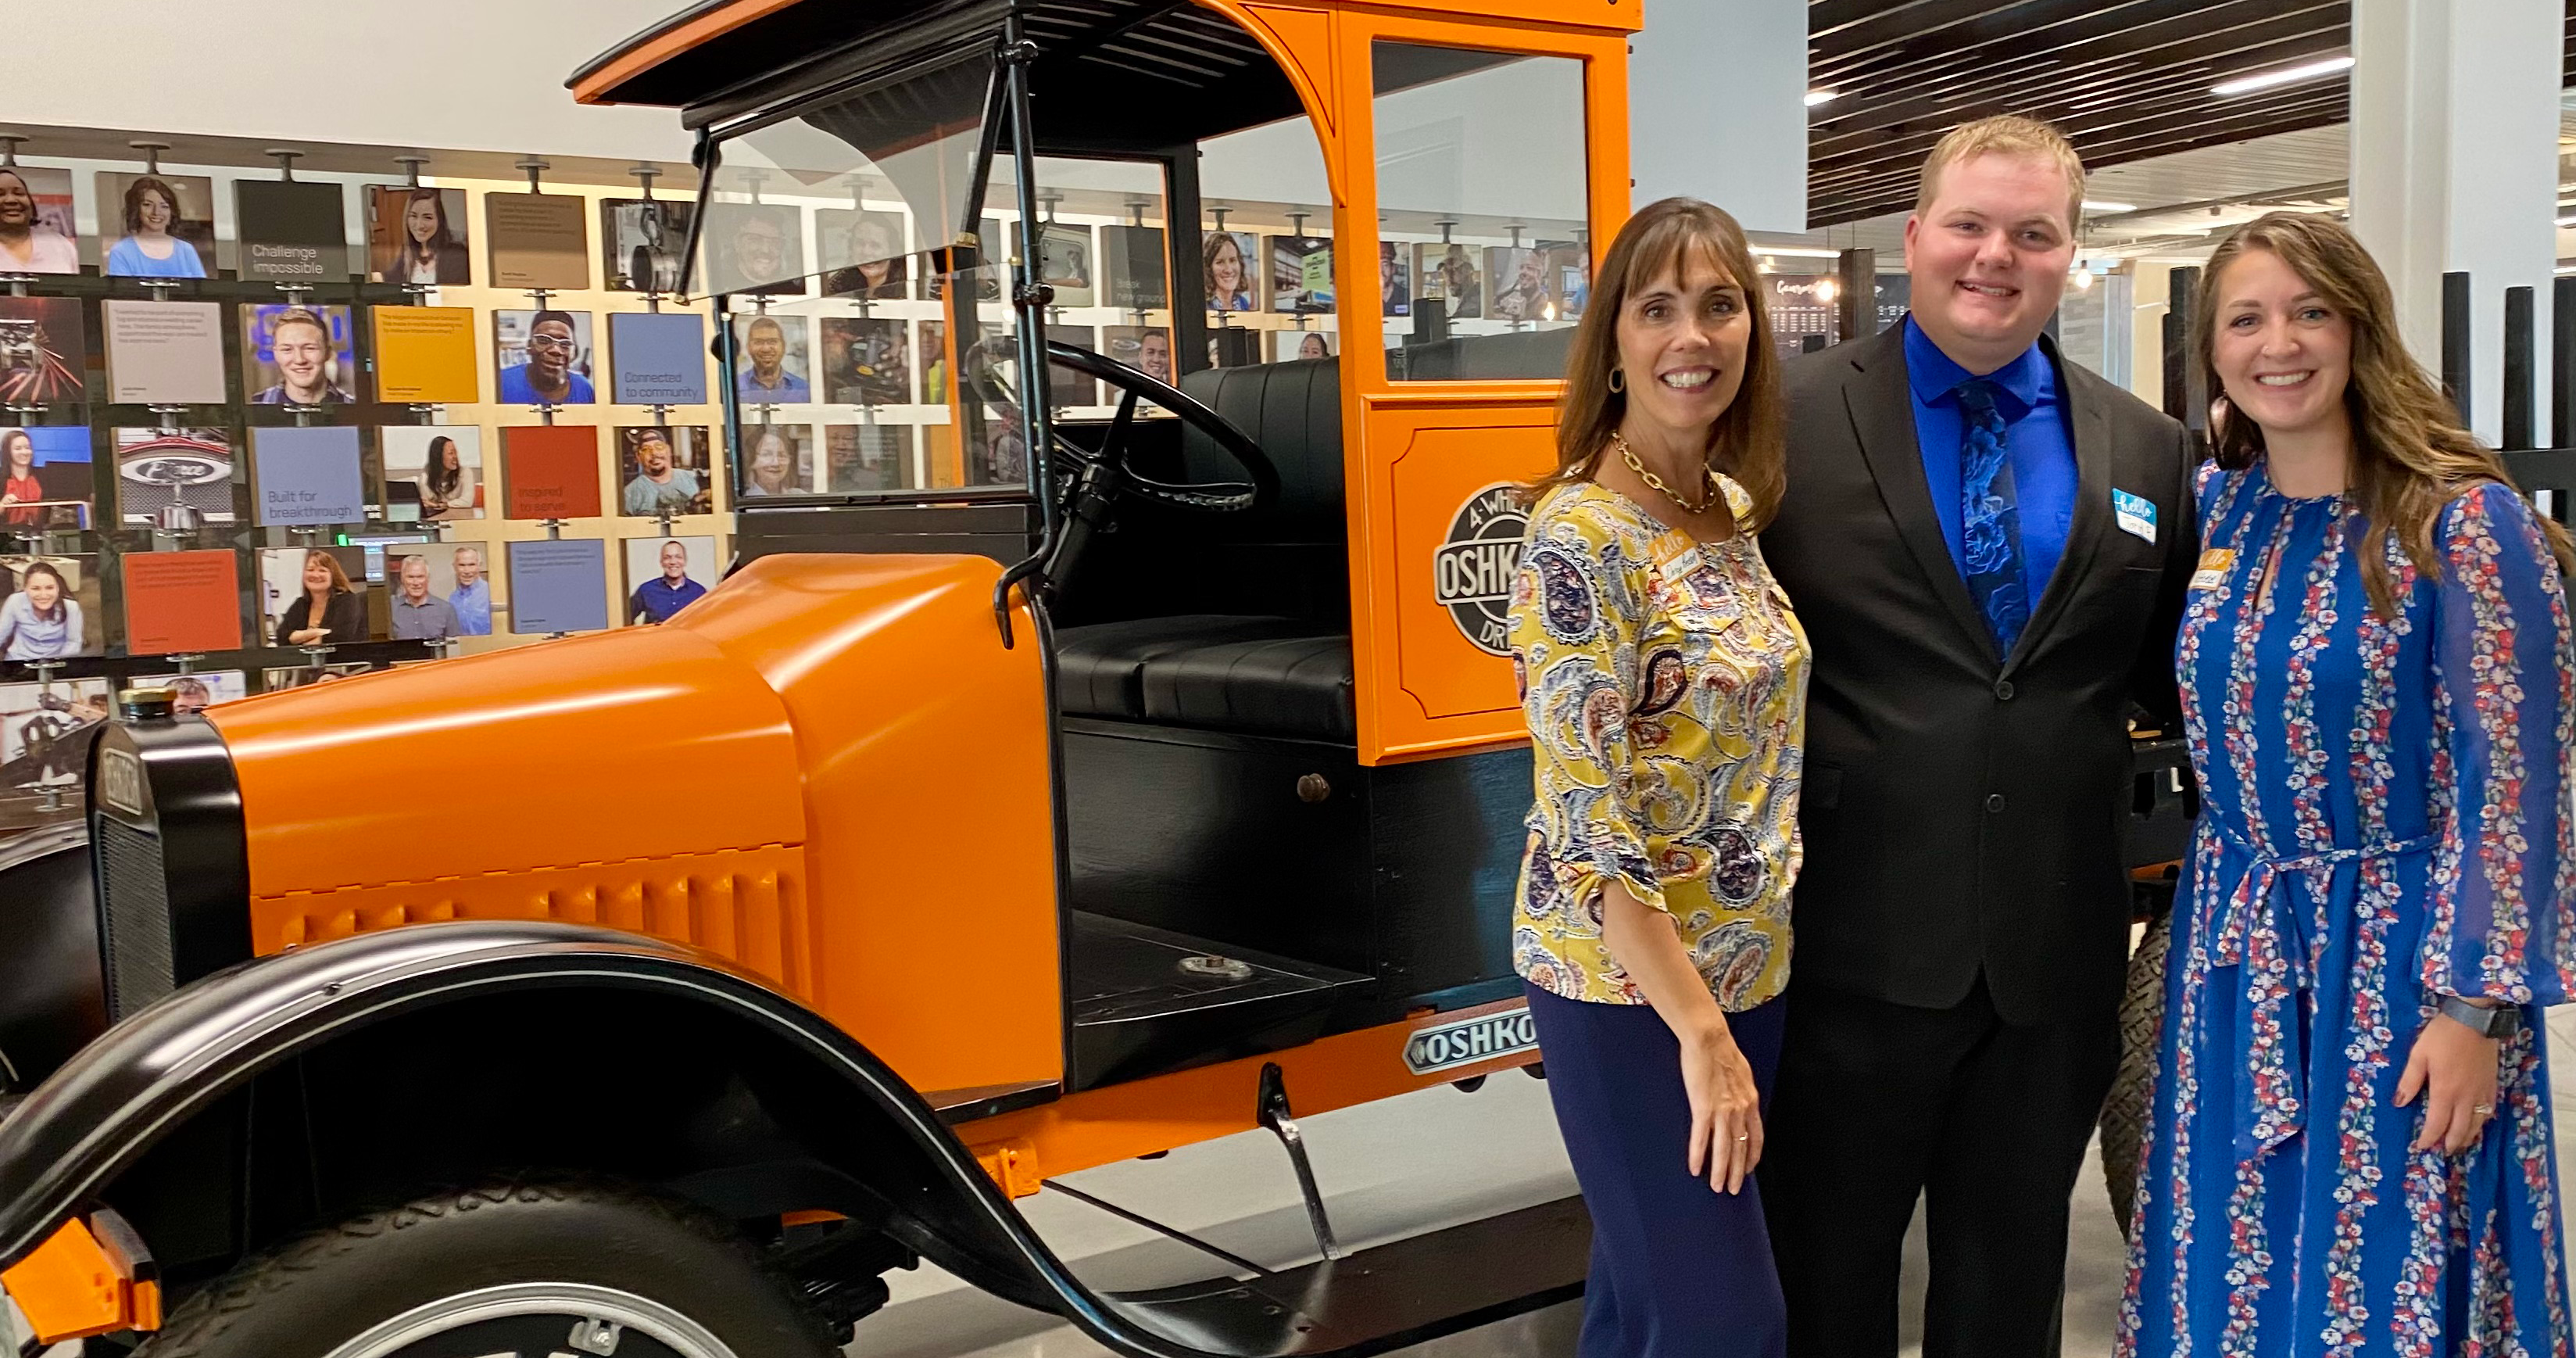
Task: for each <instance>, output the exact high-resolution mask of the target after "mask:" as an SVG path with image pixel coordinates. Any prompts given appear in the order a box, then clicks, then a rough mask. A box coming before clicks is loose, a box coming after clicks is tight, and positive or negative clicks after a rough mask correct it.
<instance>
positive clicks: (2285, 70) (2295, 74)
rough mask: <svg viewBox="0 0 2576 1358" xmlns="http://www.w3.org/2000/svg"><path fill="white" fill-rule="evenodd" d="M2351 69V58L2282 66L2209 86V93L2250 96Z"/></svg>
mask: <svg viewBox="0 0 2576 1358" xmlns="http://www.w3.org/2000/svg"><path fill="white" fill-rule="evenodd" d="M2351 69H2352V58H2350V57H2328V58H2326V59H2325V60H2323V61H2311V62H2308V63H2306V64H2305V65H2300V66H2284V67H2282V68H2281V69H2279V70H2277V71H2265V72H2263V73H2261V74H2259V75H2249V76H2240V77H2238V78H2237V79H2234V80H2227V81H2221V82H2220V83H2218V84H2215V85H2212V86H2210V87H2209V92H2210V93H2211V94H2215V95H2219V96H2221V97H2222V98H2223V97H2225V96H2228V95H2233V94H2252V93H2253V92H2254V91H2256V90H2268V89H2271V88H2272V87H2273V86H2275V85H2293V84H2297V83H2298V82H2299V81H2302V80H2314V79H2316V78H2317V77H2319V76H2328V75H2333V74H2335V73H2336V72H2339V71H2349V70H2351Z"/></svg>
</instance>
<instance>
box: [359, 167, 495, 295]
mask: <svg viewBox="0 0 2576 1358" xmlns="http://www.w3.org/2000/svg"><path fill="white" fill-rule="evenodd" d="M471 237H472V233H471V232H470V231H469V230H468V229H467V226H466V217H465V190H463V189H437V188H430V187H428V186H427V185H417V186H416V185H410V184H370V185H368V186H367V277H369V278H372V279H374V280H375V281H377V282H379V283H401V284H404V285H406V286H409V287H416V288H431V287H462V286H464V285H465V284H468V283H471V282H473V281H474V265H473V259H474V251H473V244H472V239H471Z"/></svg>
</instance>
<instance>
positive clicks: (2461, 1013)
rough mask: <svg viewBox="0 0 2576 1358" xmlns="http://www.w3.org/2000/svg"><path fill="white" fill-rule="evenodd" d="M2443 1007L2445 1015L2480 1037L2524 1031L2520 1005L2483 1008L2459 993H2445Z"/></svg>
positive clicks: (2506, 1035) (2501, 1036)
mask: <svg viewBox="0 0 2576 1358" xmlns="http://www.w3.org/2000/svg"><path fill="white" fill-rule="evenodd" d="M2441 1008H2442V1012H2443V1013H2444V1014H2445V1015H2447V1016H2449V1017H2450V1018H2452V1019H2455V1020H2457V1021H2458V1022H2459V1023H2460V1024H2462V1025H2463V1026H2465V1027H2466V1028H2468V1030H2469V1031H2471V1032H2473V1033H2476V1034H2477V1035H2478V1036H2480V1037H2493V1038H2506V1037H2511V1036H2513V1035H2514V1034H2516V1033H2518V1032H2521V1031H2522V1009H2521V1007H2520V1006H2518V1005H2511V1004H2499V1005H2497V1006H2496V1007H2494V1008H2493V1009H2481V1008H2479V1007H2478V1006H2476V1005H2474V1004H2471V1003H2469V1002H2468V1001H2467V1000H2464V999H2461V998H2460V997H2459V996H2457V995H2444V996H2442V997H2441Z"/></svg>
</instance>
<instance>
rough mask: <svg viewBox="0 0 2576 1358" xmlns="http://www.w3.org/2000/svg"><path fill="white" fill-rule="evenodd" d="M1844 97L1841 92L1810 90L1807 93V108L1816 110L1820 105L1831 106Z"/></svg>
mask: <svg viewBox="0 0 2576 1358" xmlns="http://www.w3.org/2000/svg"><path fill="white" fill-rule="evenodd" d="M1842 97H1843V92H1842V91H1841V90H1809V91H1807V107H1809V108H1814V107H1815V106H1816V105H1818V104H1830V103H1832V102H1833V101H1835V100H1837V99H1840V98H1842Z"/></svg>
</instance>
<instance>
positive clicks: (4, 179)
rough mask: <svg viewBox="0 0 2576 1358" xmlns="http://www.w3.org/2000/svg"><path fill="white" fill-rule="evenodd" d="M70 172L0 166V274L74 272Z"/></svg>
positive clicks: (75, 246)
mask: <svg viewBox="0 0 2576 1358" xmlns="http://www.w3.org/2000/svg"><path fill="white" fill-rule="evenodd" d="M80 267H81V266H80V245H79V243H78V235H77V232H76V230H75V228H74V227H73V225H72V172H71V171H69V170H41V169H38V168H36V167H35V166H32V165H5V166H0V273H79V272H80Z"/></svg>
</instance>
